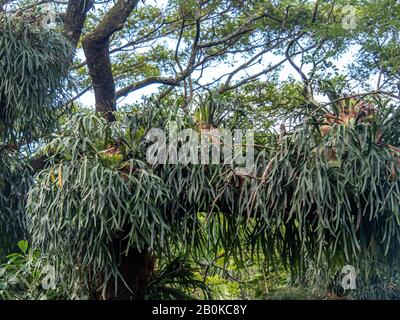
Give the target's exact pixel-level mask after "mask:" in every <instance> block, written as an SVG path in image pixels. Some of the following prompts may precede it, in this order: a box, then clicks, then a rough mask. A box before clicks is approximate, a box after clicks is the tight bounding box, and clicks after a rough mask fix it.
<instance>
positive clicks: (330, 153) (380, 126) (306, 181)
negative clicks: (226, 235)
mask: <svg viewBox="0 0 400 320" xmlns="http://www.w3.org/2000/svg"><path fill="white" fill-rule="evenodd" d="M399 119H400V111H399V109H398V107H395V106H391V107H388V106H380V107H378V106H377V105H374V104H371V103H369V102H366V101H362V100H361V101H356V100H353V99H350V98H347V99H343V101H341V102H339V103H338V104H337V108H333V112H331V113H327V114H324V115H323V117H322V119H321V120H322V121H317V122H316V121H315V117H313V119H310V120H308V121H305V122H304V124H303V125H301V126H299V128H297V129H296V130H295V131H294V132H293V133H292V134H290V135H287V136H286V137H285V138H284V139H283V141H282V143H281V145H280V146H279V148H278V150H277V153H276V154H275V156H273V157H272V158H271V159H270V160H269V163H268V165H267V166H263V167H262V168H260V169H259V172H260V173H261V174H262V178H260V179H258V182H257V184H258V186H257V187H256V188H255V189H254V191H253V192H252V193H251V194H250V195H248V196H247V197H246V198H245V199H243V200H242V201H244V202H250V203H251V210H252V212H253V214H255V215H256V214H258V215H259V218H258V226H257V227H256V228H255V231H254V232H253V234H257V232H256V231H257V230H258V232H259V234H262V237H261V239H258V241H257V242H256V243H258V245H259V244H260V243H261V244H263V247H264V248H271V249H270V250H269V253H270V254H276V252H279V255H280V257H281V259H282V260H283V262H284V263H285V264H286V265H287V266H288V268H290V269H291V271H292V272H293V273H301V272H305V271H306V269H307V265H308V262H307V259H312V260H313V261H314V260H315V261H322V260H325V261H327V262H328V264H327V265H328V266H329V267H330V268H331V270H332V272H337V270H340V269H341V268H342V267H343V266H344V265H346V264H352V265H354V266H356V268H358V270H361V271H362V273H363V274H364V276H366V277H367V278H368V276H370V275H372V274H373V273H374V272H375V271H376V270H380V269H382V268H383V269H384V270H385V271H387V272H389V274H391V275H394V274H395V273H396V272H397V271H396V270H397V268H396V267H395V266H396V264H398V262H399V259H400V256H399V252H400V251H399V249H400V212H399V205H398V203H399V200H400V175H399V174H400V165H399V163H400V161H399V159H400V153H399V149H398V147H399V145H400V144H399V137H400V131H399V128H397V125H396V122H398V120H399ZM254 246H255V244H254ZM276 248H278V249H276ZM338 268H339V269H338Z"/></svg>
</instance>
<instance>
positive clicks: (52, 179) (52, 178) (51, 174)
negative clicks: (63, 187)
mask: <svg viewBox="0 0 400 320" xmlns="http://www.w3.org/2000/svg"><path fill="white" fill-rule="evenodd" d="M50 178H51V182H54V181H56V177H55V176H54V170H53V168H51V170H50Z"/></svg>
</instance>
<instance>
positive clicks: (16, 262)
mask: <svg viewBox="0 0 400 320" xmlns="http://www.w3.org/2000/svg"><path fill="white" fill-rule="evenodd" d="M18 247H19V249H20V251H19V252H16V253H12V254H9V255H8V256H7V257H6V259H5V262H4V263H3V261H2V260H3V259H2V260H1V261H0V262H2V263H1V264H0V299H5V300H49V299H65V298H69V299H74V297H75V298H77V297H78V296H76V295H75V294H74V293H73V292H74V288H73V285H72V284H71V283H69V284H68V285H65V284H63V283H62V278H61V277H60V278H57V279H55V281H56V282H55V284H56V285H55V287H49V288H46V287H44V286H43V284H47V281H46V280H47V279H46V276H48V272H49V268H48V267H49V266H51V264H50V263H51V259H49V258H48V257H46V256H44V255H43V254H42V253H41V252H40V251H39V250H35V249H29V245H28V241H26V240H21V241H20V242H18Z"/></svg>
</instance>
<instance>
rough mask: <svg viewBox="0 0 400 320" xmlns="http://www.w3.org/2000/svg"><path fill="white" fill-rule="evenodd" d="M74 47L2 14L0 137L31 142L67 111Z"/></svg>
mask: <svg viewBox="0 0 400 320" xmlns="http://www.w3.org/2000/svg"><path fill="white" fill-rule="evenodd" d="M71 55H72V48H71V46H70V44H69V42H68V41H67V40H66V39H65V38H64V37H63V36H62V35H61V34H60V33H59V32H55V31H54V30H50V29H44V28H42V27H41V26H37V25H34V24H32V23H31V21H29V20H28V19H25V17H24V16H21V17H13V16H8V15H6V14H1V13H0V74H1V75H7V77H3V76H2V77H1V78H0V137H1V139H2V141H6V142H9V141H17V140H18V141H19V144H24V143H26V142H30V141H31V140H32V139H36V138H37V137H38V136H40V135H42V134H43V133H45V132H50V130H51V129H52V128H53V126H54V124H55V120H56V119H57V118H58V117H59V116H60V114H61V113H62V112H63V111H65V105H64V104H65V95H66V91H65V89H66V85H67V82H66V75H67V72H68V68H69V65H70V60H71Z"/></svg>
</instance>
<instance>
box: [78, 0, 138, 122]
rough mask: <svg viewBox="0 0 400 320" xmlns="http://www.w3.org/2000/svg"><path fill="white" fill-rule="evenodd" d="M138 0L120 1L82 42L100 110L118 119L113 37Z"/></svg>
mask: <svg viewBox="0 0 400 320" xmlns="http://www.w3.org/2000/svg"><path fill="white" fill-rule="evenodd" d="M137 3H138V0H118V1H117V3H116V4H115V5H114V7H112V8H111V10H110V11H109V12H108V13H107V14H106V15H105V16H104V17H103V19H102V20H101V21H100V23H99V24H98V25H97V26H96V27H95V28H94V29H93V30H92V31H91V32H90V33H89V34H87V35H86V36H85V38H84V39H83V41H82V45H83V50H84V52H85V57H86V61H87V64H88V68H89V75H90V78H91V79H92V84H93V89H94V94H95V99H96V111H97V112H100V113H102V114H103V115H104V117H105V118H106V119H107V120H108V121H110V122H111V121H114V120H115V117H114V115H113V112H114V111H115V110H116V95H115V82H114V77H113V73H112V67H111V60H110V37H111V36H112V35H113V34H114V33H115V32H117V31H119V30H121V29H122V28H123V26H124V24H125V22H126V20H127V19H128V17H129V15H130V13H131V12H132V11H133V9H135V7H136V6H137Z"/></svg>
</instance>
